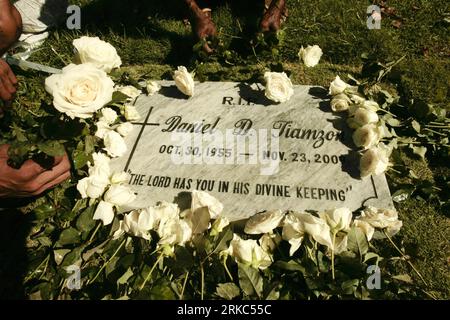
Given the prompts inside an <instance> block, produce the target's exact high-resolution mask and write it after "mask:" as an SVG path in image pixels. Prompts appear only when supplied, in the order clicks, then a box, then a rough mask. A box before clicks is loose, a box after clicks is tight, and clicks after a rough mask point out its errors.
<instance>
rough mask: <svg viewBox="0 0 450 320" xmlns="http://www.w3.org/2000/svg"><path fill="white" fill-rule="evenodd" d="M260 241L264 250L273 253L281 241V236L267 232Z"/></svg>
mask: <svg viewBox="0 0 450 320" xmlns="http://www.w3.org/2000/svg"><path fill="white" fill-rule="evenodd" d="M258 241H259V245H260V246H261V248H262V249H263V250H264V251H266V252H268V253H273V252H274V251H275V249H276V247H277V246H278V245H279V244H280V242H281V236H280V235H279V234H275V233H266V234H264V235H263V236H262V237H261V238H260V239H259V240H258Z"/></svg>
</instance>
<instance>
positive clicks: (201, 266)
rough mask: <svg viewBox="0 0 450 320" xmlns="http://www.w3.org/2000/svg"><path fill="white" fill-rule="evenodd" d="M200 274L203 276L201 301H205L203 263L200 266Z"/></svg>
mask: <svg viewBox="0 0 450 320" xmlns="http://www.w3.org/2000/svg"><path fill="white" fill-rule="evenodd" d="M200 274H201V287H202V292H201V300H203V294H204V291H205V271H204V270H203V263H201V264H200Z"/></svg>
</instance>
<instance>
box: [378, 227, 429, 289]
mask: <svg viewBox="0 0 450 320" xmlns="http://www.w3.org/2000/svg"><path fill="white" fill-rule="evenodd" d="M383 233H384V235H385V236H386V238H387V239H388V240H389V242H390V243H391V244H392V245H393V246H394V248H395V249H396V250H397V251H398V253H400V254H401V256H402V258H403V259H404V260H405V261H406V262H407V263H408V264H409V265H410V266H411V268H412V269H413V270H414V272H415V273H416V274H417V275H418V276H419V278H420V280H422V281H423V283H424V284H425V285H426V286H427V287H428V283H427V282H426V281H425V279H424V278H423V276H422V275H421V274H420V272H419V271H418V270H417V269H416V267H414V265H413V264H412V263H411V261H409V259H408V258H407V257H406V256H405V254H404V253H403V251H402V250H400V248H399V247H397V245H396V244H395V242H394V241H392V239H391V237H390V236H389V235H388V234H387V233H386V230H384V229H383Z"/></svg>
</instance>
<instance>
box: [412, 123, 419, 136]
mask: <svg viewBox="0 0 450 320" xmlns="http://www.w3.org/2000/svg"><path fill="white" fill-rule="evenodd" d="M411 125H412V127H413V129H414V130H415V131H416V132H417V133H420V124H419V123H418V122H417V121H416V120H413V121H412V122H411Z"/></svg>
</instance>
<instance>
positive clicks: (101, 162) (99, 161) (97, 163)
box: [89, 152, 111, 179]
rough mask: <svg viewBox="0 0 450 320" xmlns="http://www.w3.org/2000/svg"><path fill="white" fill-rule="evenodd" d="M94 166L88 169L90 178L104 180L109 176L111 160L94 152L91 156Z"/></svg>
mask: <svg viewBox="0 0 450 320" xmlns="http://www.w3.org/2000/svg"><path fill="white" fill-rule="evenodd" d="M92 158H93V160H94V165H93V166H90V167H89V175H90V176H102V177H104V178H105V179H107V178H108V177H109V175H110V174H111V168H110V166H109V163H110V162H111V159H110V158H109V157H108V156H107V155H106V154H104V153H101V152H96V153H93V154H92Z"/></svg>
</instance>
